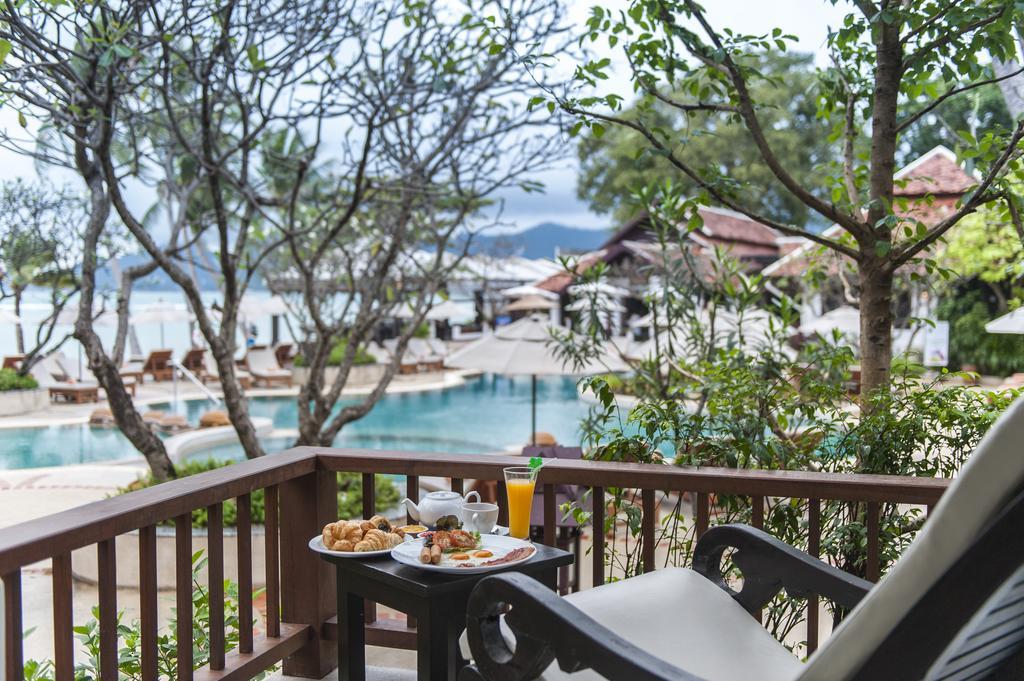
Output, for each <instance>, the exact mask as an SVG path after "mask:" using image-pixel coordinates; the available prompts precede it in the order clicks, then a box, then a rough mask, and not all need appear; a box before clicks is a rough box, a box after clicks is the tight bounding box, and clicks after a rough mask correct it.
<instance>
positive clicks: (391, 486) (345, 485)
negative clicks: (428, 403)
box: [118, 459, 401, 527]
mask: <svg viewBox="0 0 1024 681" xmlns="http://www.w3.org/2000/svg"><path fill="white" fill-rule="evenodd" d="M228 465H230V462H227V461H217V460H215V459H206V460H205V461H203V460H192V461H186V462H185V463H182V464H178V465H177V466H175V469H176V470H177V472H178V477H179V478H184V477H188V476H189V475H195V474H196V473H205V472H206V471H212V470H214V469H217V468H223V467H224V466H228ZM155 484H157V482H156V480H154V479H153V476H152V475H150V474H147V475H146V476H145V477H142V478H139V479H138V480H136V481H135V482H133V483H132V484H130V485H129V486H128V487H125V488H123V489H120V490H118V492H119V493H120V494H125V493H127V492H133V491H135V490H137V489H143V488H145V487H152V486H153V485H155ZM400 498H401V495H400V494H399V492H398V488H397V487H396V486H395V483H394V482H392V481H391V479H390V478H387V477H385V476H383V475H378V476H376V497H375V499H376V510H377V512H378V513H380V512H383V511H387V510H388V509H391V508H394V507H395V506H397V505H398V501H399V499H400ZM250 500H251V501H250V506H251V508H252V522H253V523H254V524H256V525H262V524H263V521H264V519H265V518H266V509H265V507H264V495H263V490H256V491H255V492H253V493H252V494H251V495H250ZM338 517H339V518H361V517H363V478H362V476H361V475H359V474H358V473H339V474H338ZM237 519H238V508H237V505H236V504H235V500H234V499H229V500H227V501H225V502H224V526H225V527H235V525H236V523H237ZM208 524H209V519H208V518H207V514H206V509H205V508H200V509H196V510H194V511H192V527H207V526H208Z"/></svg>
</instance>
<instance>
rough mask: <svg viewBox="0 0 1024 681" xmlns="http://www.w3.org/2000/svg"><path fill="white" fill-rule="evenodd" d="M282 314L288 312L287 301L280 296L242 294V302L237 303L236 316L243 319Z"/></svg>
mask: <svg viewBox="0 0 1024 681" xmlns="http://www.w3.org/2000/svg"><path fill="white" fill-rule="evenodd" d="M283 314H288V303H286V302H285V299H284V298H282V297H281V296H270V297H267V298H262V297H256V296H242V302H240V303H239V304H238V316H239V317H243V318H245V319H258V318H260V317H279V316H281V315H283Z"/></svg>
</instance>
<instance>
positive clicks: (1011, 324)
mask: <svg viewBox="0 0 1024 681" xmlns="http://www.w3.org/2000/svg"><path fill="white" fill-rule="evenodd" d="M985 330H986V331H988V332H989V333H1024V307H1019V308H1017V309H1016V310H1014V311H1013V312H1010V313H1009V314H1004V315H1003V316H1002V317H997V318H996V319H993V320H992V321H990V322H989V323H988V324H986V325H985Z"/></svg>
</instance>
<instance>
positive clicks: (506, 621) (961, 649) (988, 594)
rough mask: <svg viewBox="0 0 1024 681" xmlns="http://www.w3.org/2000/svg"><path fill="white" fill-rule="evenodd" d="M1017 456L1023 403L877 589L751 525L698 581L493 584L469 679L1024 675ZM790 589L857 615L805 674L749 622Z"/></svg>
mask: <svg viewBox="0 0 1024 681" xmlns="http://www.w3.org/2000/svg"><path fill="white" fill-rule="evenodd" d="M1021 443H1024V400H1018V402H1017V403H1016V404H1014V405H1012V406H1011V407H1010V408H1009V409H1008V410H1007V412H1006V413H1005V414H1004V415H1003V416H1002V418H1000V419H999V421H998V422H997V423H996V424H995V425H994V426H993V427H992V429H991V430H990V431H989V433H988V434H987V435H986V436H985V438H984V439H983V440H982V442H981V444H980V445H979V446H978V448H977V449H976V450H975V452H974V453H973V455H972V456H971V458H970V459H969V460H968V461H967V463H966V464H965V465H964V466H963V468H962V469H961V471H960V474H959V476H958V477H957V478H956V480H955V481H954V482H953V483H952V484H951V485H950V487H949V489H948V490H947V491H946V493H945V495H944V496H943V498H942V500H941V501H940V502H939V504H938V505H937V506H936V508H935V509H934V510H933V512H932V513H931V515H930V518H929V520H928V522H927V523H926V524H925V525H924V528H923V529H922V530H921V532H920V533H919V534H918V536H917V538H916V539H915V540H914V542H913V543H912V544H911V546H910V547H909V548H908V549H907V550H906V552H905V553H904V554H903V556H902V557H901V558H900V559H899V561H897V563H896V564H895V565H894V566H893V567H892V569H891V570H890V571H889V573H888V575H886V576H885V577H884V578H883V579H882V580H881V581H880V582H879V583H878V584H877V585H873V584H871V583H869V582H866V581H864V580H861V579H859V578H857V577H854V576H852V575H849V574H846V573H844V572H842V571H840V570H838V569H836V568H834V567H832V566H830V565H827V564H825V563H824V562H822V561H819V560H817V559H816V558H812V557H811V556H809V555H807V554H806V553H804V552H802V551H798V550H796V549H794V548H792V547H789V546H787V545H786V544H784V543H782V542H780V541H778V540H777V539H775V538H774V537H772V536H770V535H768V534H766V533H765V532H762V531H760V530H757V529H754V528H752V527H747V526H744V525H723V526H719V527H714V528H711V529H710V530H709V531H708V532H706V533H705V534H704V535H703V536H702V537H701V538H700V540H699V542H698V543H697V547H696V549H695V552H694V562H693V567H694V569H693V570H688V569H684V568H669V569H665V570H657V571H655V572H651V573H648V574H645V575H641V576H638V577H632V578H630V579H626V580H622V581H618V582H614V583H611V584H607V585H604V586H600V587H597V588H594V589H591V590H590V591H584V592H581V593H579V594H574V595H572V596H569V597H566V598H564V599H560V598H558V597H557V596H556V595H554V594H553V593H552V592H550V591H549V590H548V589H546V588H545V587H543V586H541V585H540V584H539V583H538V582H535V581H533V580H531V579H529V578H527V577H525V576H523V575H517V574H511V573H509V574H503V575H495V576H493V577H488V578H486V579H484V580H481V582H480V584H478V585H477V587H476V589H475V590H474V592H473V595H472V596H471V598H470V601H469V610H468V613H467V623H468V627H467V637H468V640H469V644H470V648H471V650H472V655H473V659H474V664H473V666H471V667H468V668H467V669H466V670H465V671H464V673H463V674H462V676H461V677H460V678H461V679H463V680H464V681H468V680H471V679H501V680H502V681H510V680H511V679H517V678H523V679H526V678H535V677H537V675H538V674H542V676H541V677H540V678H543V679H563V678H570V679H591V678H601V677H602V676H603V677H606V678H623V679H625V678H629V679H631V680H632V679H666V680H667V679H675V680H677V681H680V680H682V681H697V680H701V679H703V680H706V681H731V680H733V679H735V680H736V681H746V680H748V679H764V680H767V681H783V680H792V681H797V680H799V681H909V680H913V679H925V680H926V681H947V680H948V681H973V680H979V681H980V680H982V679H993V680H995V679H1020V678H1024V668H1022V667H1021V662H1022V661H1024V532H1021V531H1020V527H1021V526H1022V525H1024V448H1022V445H1021ZM730 551H731V552H732V556H731V558H732V561H733V562H734V563H735V564H736V566H737V567H738V568H739V570H740V572H741V573H742V575H743V581H742V585H741V586H740V587H739V590H738V591H736V590H734V589H733V588H732V587H733V586H734V585H735V584H734V582H732V581H730V580H728V579H727V578H726V577H725V576H724V575H725V574H726V572H727V571H726V569H725V567H726V566H725V565H724V561H723V556H724V555H725V554H726V553H727V552H730ZM783 589H785V590H786V591H787V592H788V593H790V594H797V595H801V596H806V595H811V594H817V595H819V596H822V597H823V598H825V599H827V600H831V601H833V602H835V603H838V604H839V605H841V606H843V607H846V608H852V611H851V612H850V614H849V615H848V616H847V617H846V618H845V619H844V621H843V623H842V624H841V625H840V626H839V627H838V628H837V629H836V631H835V632H834V633H833V634H832V635H831V637H829V638H828V640H827V641H826V642H825V643H824V644H823V645H822V647H821V648H819V650H818V651H817V652H816V653H815V654H813V655H812V656H811V657H810V659H809V660H808V661H807V663H806V664H803V663H801V662H800V661H798V660H797V658H796V657H794V656H792V655H791V654H790V653H789V652H788V651H787V650H786V649H785V648H784V647H783V646H782V645H781V644H779V643H777V642H776V641H775V640H774V639H772V638H771V637H770V636H769V635H768V634H767V633H766V632H765V631H763V630H762V629H761V628H760V626H759V625H757V623H756V621H755V620H754V619H753V618H752V617H750V614H753V613H756V612H757V611H758V610H759V609H761V608H762V607H764V606H765V605H766V604H767V603H768V602H769V601H770V600H771V599H772V598H773V597H774V596H775V595H776V594H778V593H779V592H780V591H781V590H783ZM506 605H511V608H512V609H511V612H510V614H509V615H508V616H507V618H506V617H505V616H504V615H503V613H504V612H505V611H504V607H505V606H506ZM752 625H753V626H752ZM513 636H514V638H515V646H514V650H513V649H512V648H510V647H509V639H510V638H511V637H513Z"/></svg>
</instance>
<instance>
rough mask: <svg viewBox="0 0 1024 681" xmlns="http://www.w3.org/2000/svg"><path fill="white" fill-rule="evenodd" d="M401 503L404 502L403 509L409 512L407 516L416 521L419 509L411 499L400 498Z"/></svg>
mask: <svg viewBox="0 0 1024 681" xmlns="http://www.w3.org/2000/svg"><path fill="white" fill-rule="evenodd" d="M402 503H403V504H405V510H406V511H407V512H408V513H409V517H410V518H412V519H413V520H415V521H416V522H419V521H420V509H419V507H418V506H416V504H414V503H413V501H412V499H409V498H406V499H402Z"/></svg>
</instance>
